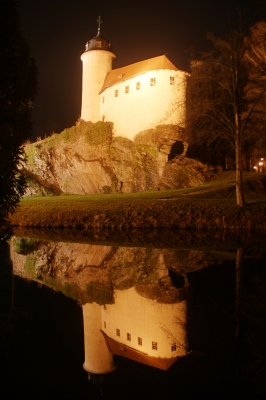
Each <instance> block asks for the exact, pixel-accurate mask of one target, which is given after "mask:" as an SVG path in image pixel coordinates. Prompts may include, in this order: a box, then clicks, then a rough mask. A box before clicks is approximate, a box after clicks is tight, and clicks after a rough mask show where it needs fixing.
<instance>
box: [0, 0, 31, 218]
mask: <svg viewBox="0 0 266 400" xmlns="http://www.w3.org/2000/svg"><path fill="white" fill-rule="evenodd" d="M36 92H37V68H36V64H35V61H34V59H33V58H32V57H31V56H30V52H29V48H28V45H27V43H26V42H25V40H24V38H23V36H22V34H21V31H20V27H19V17H18V14H17V11H16V4H15V2H14V1H13V0H1V1H0V219H1V218H2V219H3V218H5V217H6V216H7V214H8V212H12V211H13V210H14V208H15V206H16V204H17V203H18V201H19V198H20V197H21V195H22V194H23V191H24V189H25V180H24V178H23V177H22V176H21V175H20V174H19V165H20V162H21V160H22V159H23V157H24V155H23V147H22V145H23V143H24V142H25V140H26V139H27V138H28V137H29V136H30V134H31V130H32V120H31V114H32V101H33V99H34V97H35V95H36Z"/></svg>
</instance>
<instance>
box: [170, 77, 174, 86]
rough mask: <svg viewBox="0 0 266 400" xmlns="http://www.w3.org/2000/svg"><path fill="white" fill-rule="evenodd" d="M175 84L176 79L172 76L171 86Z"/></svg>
mask: <svg viewBox="0 0 266 400" xmlns="http://www.w3.org/2000/svg"><path fill="white" fill-rule="evenodd" d="M174 84H175V77H174V76H170V85H174Z"/></svg>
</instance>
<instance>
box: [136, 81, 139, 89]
mask: <svg viewBox="0 0 266 400" xmlns="http://www.w3.org/2000/svg"><path fill="white" fill-rule="evenodd" d="M139 89H140V82H137V83H136V90H139Z"/></svg>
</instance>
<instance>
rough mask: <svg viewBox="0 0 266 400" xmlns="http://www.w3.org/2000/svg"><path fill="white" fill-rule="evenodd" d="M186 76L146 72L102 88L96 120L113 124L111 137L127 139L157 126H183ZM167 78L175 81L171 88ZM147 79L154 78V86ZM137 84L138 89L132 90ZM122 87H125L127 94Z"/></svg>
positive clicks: (175, 73)
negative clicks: (98, 114)
mask: <svg viewBox="0 0 266 400" xmlns="http://www.w3.org/2000/svg"><path fill="white" fill-rule="evenodd" d="M186 75H187V74H186V73H185V72H183V71H174V70H156V71H148V72H146V73H143V74H141V75H138V76H136V77H133V78H131V79H128V80H126V81H123V82H120V83H117V84H115V85H113V86H111V87H109V88H107V89H105V90H104V92H102V93H101V95H100V99H99V100H100V119H101V120H104V121H112V122H114V133H115V135H116V136H124V137H127V138H128V139H131V140H133V139H134V136H135V135H136V134H137V133H138V132H140V131H143V130H146V129H150V128H154V127H155V126H156V125H159V124H179V125H180V126H184V120H185V99H186ZM170 77H174V78H175V83H174V84H173V85H171V84H170ZM151 78H155V79H156V83H155V85H154V86H151V83H150V82H151ZM138 82H139V83H140V89H139V90H137V89H136V85H137V83H138ZM126 86H129V92H128V93H126V91H125V88H126ZM83 88H84V85H83ZM116 90H118V96H117V97H115V91H116ZM98 97H99V96H98Z"/></svg>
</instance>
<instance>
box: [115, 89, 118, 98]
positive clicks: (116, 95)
mask: <svg viewBox="0 0 266 400" xmlns="http://www.w3.org/2000/svg"><path fill="white" fill-rule="evenodd" d="M115 97H118V89H116V90H115Z"/></svg>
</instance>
